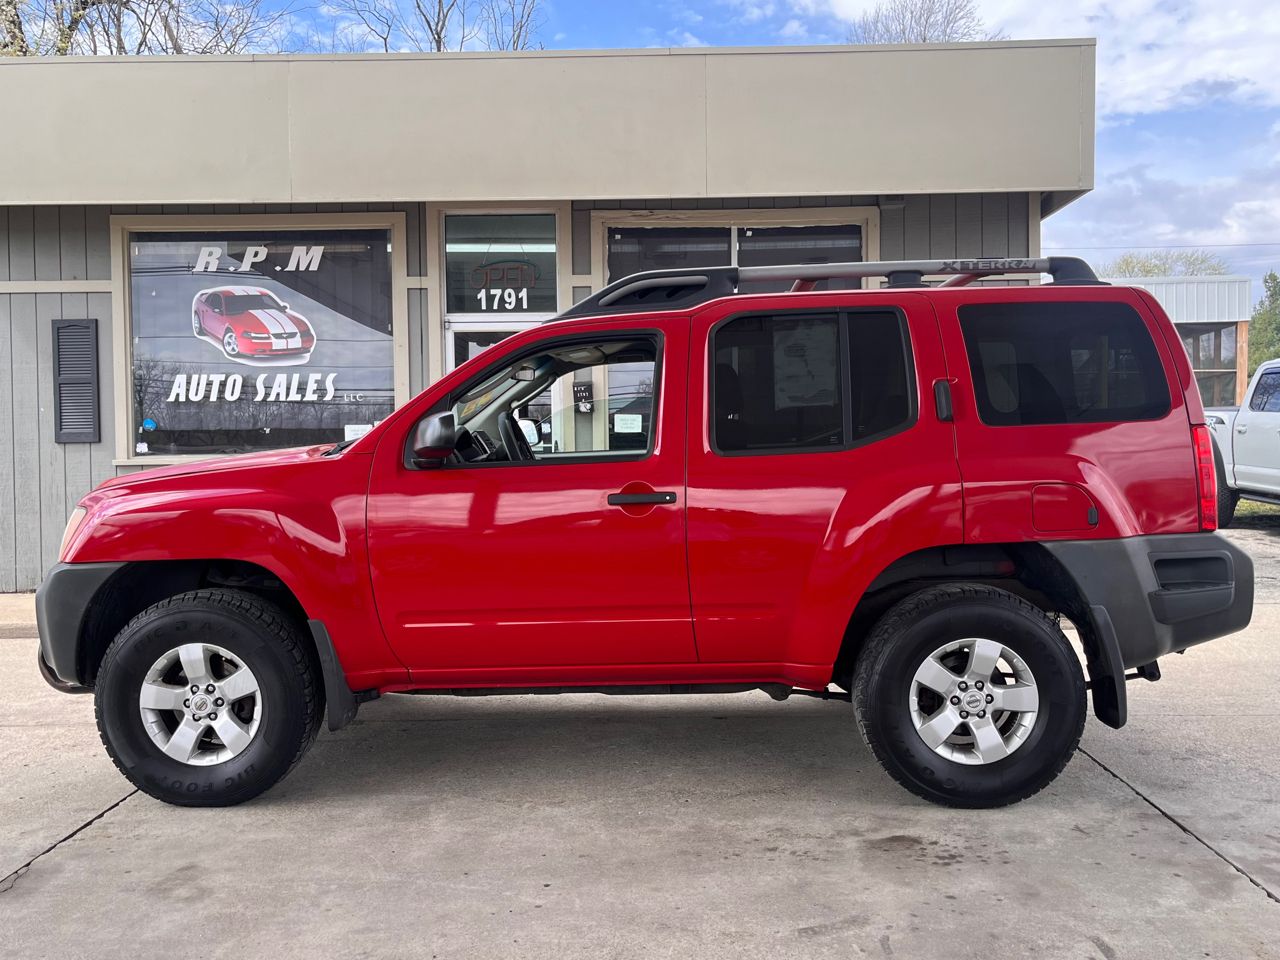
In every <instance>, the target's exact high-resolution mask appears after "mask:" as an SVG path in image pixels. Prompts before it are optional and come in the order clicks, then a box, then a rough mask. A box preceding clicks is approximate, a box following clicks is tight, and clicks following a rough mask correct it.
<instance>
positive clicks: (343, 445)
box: [324, 437, 360, 457]
mask: <svg viewBox="0 0 1280 960" xmlns="http://www.w3.org/2000/svg"><path fill="white" fill-rule="evenodd" d="M359 439H360V438H359V437H352V438H351V439H350V440H340V441H339V442H338V443H335V444H334V445H333V446H332V447H330V448H329V449H328V450H326V451H325V452H324V455H325V456H326V457H332V456H333V455H334V454H335V453H341V452H342V451H343V450H345V449H347V447H349V446H351V445H352V444H353V443H355V442H356V441H357V440H359Z"/></svg>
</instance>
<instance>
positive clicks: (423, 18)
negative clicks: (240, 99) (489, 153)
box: [0, 0, 542, 53]
mask: <svg viewBox="0 0 1280 960" xmlns="http://www.w3.org/2000/svg"><path fill="white" fill-rule="evenodd" d="M0 2H3V0H0ZM329 2H330V5H331V6H332V7H334V8H335V9H337V10H338V11H340V16H341V17H342V18H344V19H345V26H344V27H343V28H341V29H340V30H339V31H338V33H340V34H341V40H342V45H343V47H344V49H345V48H350V47H352V46H354V47H356V48H363V49H375V50H383V51H387V52H390V51H393V50H419V51H430V52H437V53H438V52H441V51H444V50H470V49H473V48H480V49H484V50H528V49H531V48H533V47H535V46H537V43H536V40H535V39H534V38H535V36H536V34H537V31H538V29H539V27H541V25H542V10H541V0H329ZM361 45H363V46H361Z"/></svg>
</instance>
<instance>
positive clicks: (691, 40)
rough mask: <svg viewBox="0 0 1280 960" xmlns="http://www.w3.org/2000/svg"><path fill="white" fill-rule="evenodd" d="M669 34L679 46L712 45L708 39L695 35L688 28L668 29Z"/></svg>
mask: <svg viewBox="0 0 1280 960" xmlns="http://www.w3.org/2000/svg"><path fill="white" fill-rule="evenodd" d="M667 36H669V37H670V38H671V39H672V41H673V42H674V43H675V44H676V46H679V47H706V46H710V44H708V43H707V41H705V40H703V39H702V38H701V37H695V36H694V35H693V34H692V33H690V32H689V31H688V30H668V31H667Z"/></svg>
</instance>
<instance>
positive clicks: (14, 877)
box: [0, 789, 138, 894]
mask: <svg viewBox="0 0 1280 960" xmlns="http://www.w3.org/2000/svg"><path fill="white" fill-rule="evenodd" d="M137 792H138V791H137V790H136V789H134V790H130V791H129V792H128V793H126V794H125V795H124V796H123V797H121V798H120V799H119V800H117V801H116V802H115V803H113V804H111V805H110V806H109V807H107V808H106V809H104V810H101V811H99V812H98V813H95V814H94V815H93V816H92V817H90V818H89V819H88V820H86V821H85V822H84V823H82V824H80V826H78V827H76V828H75V829H74V830H72V831H71V832H70V833H68V834H67V835H66V836H65V837H63V838H62V839H61V840H58V841H57V842H56V843H52V844H50V845H49V846H47V847H45V848H44V849H43V850H41V851H40V852H39V853H37V854H36V855H35V856H34V857H32V858H31V859H30V860H28V861H27V862H26V863H24V864H23V865H22V866H20V867H19V868H18V869H17V870H15V871H13V873H11V874H9V875H8V876H7V877H5V878H4V879H2V880H0V894H2V893H8V892H9V891H10V890H12V889H13V887H14V885H15V884H16V883H17V882H18V880H19V879H21V877H22V876H23V875H24V874H25V873H26V872H27V871H28V870H30V869H31V865H32V864H33V863H35V862H36V861H37V860H39V859H40V858H41V857H43V856H44V855H45V854H49V853H53V851H55V850H57V849H58V848H59V847H60V846H62V845H63V844H64V843H66V842H67V841H68V840H70V839H72V838H73V837H75V836H78V835H79V834H81V833H83V832H84V831H85V830H88V829H89V828H90V827H91V826H93V825H94V824H95V823H97V822H98V821H99V820H101V819H102V818H103V817H105V816H106V815H107V814H108V813H110V812H111V811H112V810H114V809H115V808H116V807H118V806H120V804H122V803H124V802H125V801H126V800H128V799H129V798H130V797H132V796H133V795H134V794H135V793H137Z"/></svg>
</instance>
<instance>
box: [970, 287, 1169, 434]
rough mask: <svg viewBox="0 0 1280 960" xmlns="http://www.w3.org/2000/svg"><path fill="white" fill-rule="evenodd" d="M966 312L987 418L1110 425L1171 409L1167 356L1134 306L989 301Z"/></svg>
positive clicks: (998, 422)
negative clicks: (1163, 358) (1159, 350)
mask: <svg viewBox="0 0 1280 960" xmlns="http://www.w3.org/2000/svg"><path fill="white" fill-rule="evenodd" d="M959 314H960V329H961V331H962V332H963V334H964V343H965V349H966V350H967V351H968V354H969V368H970V369H971V370H972V371H973V388H974V393H975V394H976V396H977V400H978V415H979V416H980V417H981V418H982V422H983V423H986V424H990V425H991V426H997V427H1011V426H1028V425H1034V424H1046V423H1109V422H1115V421H1123V420H1156V419H1159V418H1160V417H1162V416H1164V415H1165V414H1166V413H1168V412H1169V386H1168V384H1167V382H1166V381H1165V373H1164V367H1163V365H1162V364H1161V363H1160V355H1159V353H1157V352H1156V347H1155V344H1154V343H1153V342H1152V340H1151V334H1150V333H1149V332H1148V330H1147V326H1146V324H1145V323H1143V322H1142V318H1141V317H1140V316H1138V314H1137V312H1136V311H1134V309H1133V308H1132V307H1130V306H1128V305H1127V304H1123V303H1035V302H1031V303H986V304H970V305H968V306H963V307H961V308H960V310H959Z"/></svg>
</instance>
